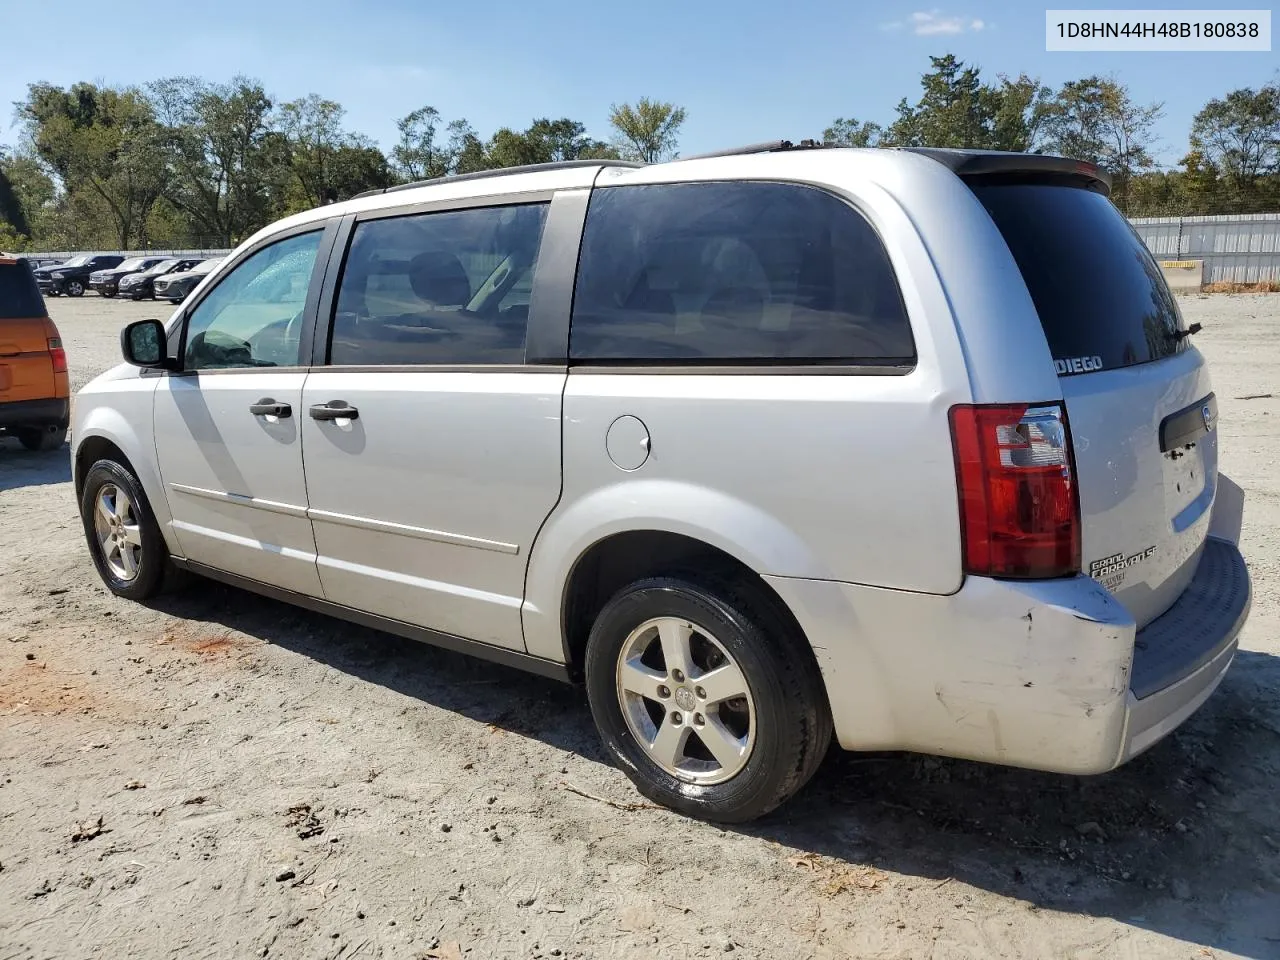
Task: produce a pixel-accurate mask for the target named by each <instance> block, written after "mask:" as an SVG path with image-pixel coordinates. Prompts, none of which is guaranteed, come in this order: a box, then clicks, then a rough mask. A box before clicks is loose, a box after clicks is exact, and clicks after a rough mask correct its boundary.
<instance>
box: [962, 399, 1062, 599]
mask: <svg viewBox="0 0 1280 960" xmlns="http://www.w3.org/2000/svg"><path fill="white" fill-rule="evenodd" d="M951 442H952V445H953V447H954V450H955V458H956V480H957V482H958V484H959V488H960V531H961V538H962V542H963V558H964V570H965V572H966V573H972V574H976V575H979V576H986V577H1016V578H1024V579H1040V578H1044V577H1065V576H1070V575H1072V574H1075V573H1078V572H1079V571H1080V506H1079V500H1078V497H1077V491H1076V485H1075V476H1074V465H1073V463H1072V457H1071V442H1070V433H1069V431H1068V429H1067V419H1066V412H1065V411H1064V410H1063V408H1062V406H1061V404H1056V403H1051V404H1037V405H1035V406H1029V405H1027V404H1016V405H1007V406H1006V405H970V404H963V405H959V406H955V407H952V408H951Z"/></svg>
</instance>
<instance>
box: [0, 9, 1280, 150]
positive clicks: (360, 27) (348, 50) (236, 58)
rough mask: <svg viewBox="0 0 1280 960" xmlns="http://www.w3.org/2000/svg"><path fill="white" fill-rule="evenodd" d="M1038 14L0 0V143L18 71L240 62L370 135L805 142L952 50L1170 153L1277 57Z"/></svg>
mask: <svg viewBox="0 0 1280 960" xmlns="http://www.w3.org/2000/svg"><path fill="white" fill-rule="evenodd" d="M1113 2H1115V0H1113ZM1116 5H1117V6H1132V5H1136V4H1134V3H1130V4H1124V3H1116ZM1152 5H1153V6H1160V7H1166V6H1172V5H1173V4H1172V3H1170V2H1169V0H1166V2H1165V3H1163V4H1159V3H1158V4H1152ZM1058 6H1070V4H1069V3H1063V4H1058ZM1199 6H1200V7H1202V8H1203V7H1210V6H1213V4H1212V3H1211V2H1210V0H1201V2H1200V4H1199ZM1222 6H1223V7H1239V6H1249V4H1222ZM1253 6H1259V5H1258V4H1253ZM1044 9H1045V5H1043V4H1027V3H1025V2H1022V3H1019V2H1014V0H954V2H952V0H948V3H947V4H945V5H941V6H934V5H933V4H932V3H931V2H928V0H926V2H924V3H918V2H916V3H882V4H872V3H859V2H857V0H845V2H840V3H837V2H834V0H784V2H778V0H772V2H764V0H737V2H733V3H729V2H723V0H682V2H669V0H649V2H645V3H634V2H632V3H627V4H612V5H611V4H607V3H599V2H595V3H583V2H576V3H572V2H567V0H542V2H530V0H486V2H484V3H475V4H464V3H461V2H451V3H437V2H432V0H420V2H412V0H363V2H362V3H361V4H359V5H357V4H355V3H351V2H346V3H338V2H334V0H258V2H256V3H249V2H242V0H223V2H219V3H213V4H177V5H174V4H156V5H142V6H139V5H137V4H121V5H118V6H117V5H114V4H103V3H101V2H98V3H94V4H91V5H89V4H79V3H75V2H64V3H59V4H56V5H46V4H39V3H33V2H30V0H21V2H15V0H0V52H2V54H3V56H0V103H3V104H4V105H5V106H4V107H0V143H6V142H7V143H13V142H14V141H16V140H17V139H18V131H17V130H15V129H14V126H13V121H12V111H11V110H10V109H8V107H7V105H8V104H10V103H12V102H13V101H15V100H18V99H20V98H21V97H22V96H23V95H24V93H25V90H26V85H27V84H28V83H31V82H34V81H40V80H44V81H49V82H52V83H57V84H64V85H65V84H69V83H72V82H74V81H76V80H85V79H87V80H96V81H100V82H107V83H112V84H133V83H139V84H140V83H144V82H146V81H148V80H152V79H155V78H157V77H162V76H169V75H174V74H197V75H201V76H204V77H208V78H211V79H227V78H229V77H231V76H233V75H234V74H237V73H243V74H246V75H249V76H253V77H256V78H258V79H260V80H261V81H262V82H263V84H264V85H265V86H266V88H267V90H268V91H269V92H270V93H271V94H272V95H273V96H275V97H276V98H277V99H278V100H286V99H292V98H294V97H298V96H302V95H304V94H306V93H309V92H316V93H319V94H321V95H322V96H325V97H329V98H331V99H334V100H337V101H339V102H340V103H342V104H343V105H344V106H345V107H346V108H347V111H348V112H347V117H346V124H347V126H348V127H349V128H350V129H353V130H357V131H360V132H362V133H365V134H367V135H369V136H371V137H373V138H374V139H376V140H378V141H379V142H380V143H381V144H382V145H383V146H384V147H389V146H390V144H391V143H392V142H393V141H394V140H395V136H396V133H395V119H396V118H397V117H400V116H403V115H404V114H406V113H408V112H409V111H411V110H413V109H415V108H416V107H418V106H420V105H422V104H424V103H429V104H432V105H433V106H435V107H436V108H438V109H439V110H440V112H441V113H442V114H443V116H444V118H445V119H446V120H449V119H453V118H456V117H460V116H461V117H466V118H467V119H468V120H470V121H471V122H472V124H473V125H474V126H475V127H476V128H477V130H479V131H480V133H481V134H482V135H486V136H487V135H488V134H489V133H491V132H492V131H493V130H494V129H495V128H496V127H499V126H503V125H507V126H512V127H516V128H522V127H524V126H526V125H527V124H528V123H529V122H530V121H531V120H532V119H533V118H535V117H539V116H549V117H553V118H554V117H561V116H568V117H572V118H574V119H577V120H581V121H582V122H583V123H585V124H586V125H587V127H588V130H589V131H591V132H592V133H593V134H594V135H596V136H599V137H605V136H607V134H608V130H607V117H608V110H609V105H610V104H611V103H620V102H623V101H633V100H635V99H637V98H639V97H641V96H649V97H654V98H660V99H665V100H671V101H674V102H676V103H680V104H683V105H684V106H685V107H686V108H687V109H688V121H687V122H686V124H685V128H684V131H683V134H682V137H681V144H680V146H681V150H682V152H684V153H686V154H688V153H695V152H699V151H703V150H712V149H717V148H720V147H725V146H732V145H735V144H741V143H750V142H754V141H758V140H769V139H775V138H779V137H786V138H791V139H800V138H802V137H807V136H819V135H820V134H821V132H822V129H823V128H824V127H825V126H826V125H827V124H828V123H829V122H830V121H831V120H832V119H834V118H835V117H837V116H855V117H857V118H859V119H869V120H877V121H881V122H884V121H886V120H889V119H891V118H892V115H893V108H894V105H895V104H896V103H897V102H898V100H899V99H900V98H901V97H903V96H907V97H909V98H911V99H912V100H914V99H916V97H917V96H918V93H919V76H920V74H921V73H922V72H923V71H924V70H925V69H926V68H927V67H928V64H929V60H928V58H929V56H930V55H931V54H933V55H940V54H943V53H948V52H950V53H954V54H955V55H956V56H958V57H960V58H961V59H963V60H965V61H968V62H972V63H975V64H977V65H978V66H980V67H981V68H982V71H983V74H984V76H987V77H990V78H994V77H995V75H996V74H998V73H1009V74H1015V75H1016V74H1018V73H1021V72H1026V73H1029V74H1031V75H1033V76H1039V77H1040V78H1041V80H1043V81H1044V82H1046V83H1050V84H1054V85H1056V84H1059V83H1061V82H1063V81H1065V80H1069V79H1074V78H1077V77H1081V76H1086V75H1088V74H1091V73H1101V74H1112V75H1114V76H1116V77H1117V79H1119V80H1121V81H1123V82H1124V83H1127V84H1128V85H1129V87H1130V88H1131V90H1132V92H1133V94H1134V96H1135V97H1136V98H1137V99H1138V100H1139V101H1140V102H1144V103H1145V102H1152V101H1164V103H1165V117H1164V119H1163V120H1162V121H1161V123H1160V126H1159V130H1158V132H1159V134H1160V137H1161V143H1160V144H1159V147H1158V149H1157V155H1158V157H1159V158H1160V159H1161V160H1162V161H1163V162H1166V163H1173V162H1176V161H1177V159H1178V158H1179V157H1180V156H1182V154H1183V152H1184V151H1185V148H1186V139H1187V130H1188V128H1189V126H1190V123H1191V118H1192V117H1193V116H1194V114H1195V112H1196V111H1197V110H1198V109H1199V108H1200V106H1201V105H1202V104H1203V102H1204V101H1205V100H1207V99H1209V98H1211V97H1214V96H1220V95H1221V94H1224V93H1226V92H1227V91H1229V90H1231V89H1234V88H1237V87H1242V86H1259V85H1261V84H1263V83H1265V82H1267V81H1269V80H1271V79H1273V78H1274V77H1275V76H1276V75H1277V72H1276V68H1277V65H1280V58H1277V56H1276V54H1275V53H1089V54H1083V53H1046V52H1045V49H1044ZM69 27H70V28H69ZM68 28H69V29H68Z"/></svg>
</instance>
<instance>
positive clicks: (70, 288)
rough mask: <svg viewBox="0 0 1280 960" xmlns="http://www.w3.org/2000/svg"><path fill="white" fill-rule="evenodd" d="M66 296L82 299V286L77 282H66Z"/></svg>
mask: <svg viewBox="0 0 1280 960" xmlns="http://www.w3.org/2000/svg"><path fill="white" fill-rule="evenodd" d="M66 294H67V296H68V297H83V296H84V284H83V283H81V282H80V281H79V280H68V281H67V286H66Z"/></svg>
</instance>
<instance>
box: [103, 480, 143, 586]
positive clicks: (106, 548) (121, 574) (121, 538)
mask: <svg viewBox="0 0 1280 960" xmlns="http://www.w3.org/2000/svg"><path fill="white" fill-rule="evenodd" d="M93 528H94V533H96V534H97V536H98V544H99V546H101V548H102V558H103V561H104V562H105V563H106V565H107V568H108V569H109V570H110V571H111V574H112V576H114V577H115V578H116V579H118V580H122V581H124V582H126V583H127V582H129V581H130V580H133V579H135V578H136V577H137V576H138V568H139V567H140V566H141V561H142V529H141V528H140V527H139V526H138V518H137V516H136V515H135V514H134V512H133V501H132V500H130V499H129V495H128V494H127V493H125V492H124V491H123V490H121V489H120V488H119V487H117V486H116V485H115V484H113V483H104V484H103V485H102V486H101V487H100V488H99V489H98V496H97V501H96V506H95V508H94V511H93Z"/></svg>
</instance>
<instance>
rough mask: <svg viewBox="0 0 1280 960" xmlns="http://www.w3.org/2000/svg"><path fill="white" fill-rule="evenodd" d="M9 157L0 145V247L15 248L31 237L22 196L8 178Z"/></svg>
mask: <svg viewBox="0 0 1280 960" xmlns="http://www.w3.org/2000/svg"><path fill="white" fill-rule="evenodd" d="M8 167H9V158H8V155H7V154H6V152H5V150H4V148H2V147H0V249H4V250H16V249H17V248H18V246H19V245H20V244H21V245H25V244H26V242H27V241H29V240H30V239H31V224H30V223H29V222H28V221H27V212H26V210H25V209H24V208H23V205H22V198H21V197H19V196H18V191H17V189H16V188H15V187H14V185H13V181H11V180H10V179H9V170H8Z"/></svg>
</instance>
